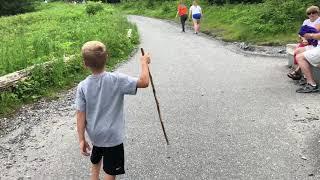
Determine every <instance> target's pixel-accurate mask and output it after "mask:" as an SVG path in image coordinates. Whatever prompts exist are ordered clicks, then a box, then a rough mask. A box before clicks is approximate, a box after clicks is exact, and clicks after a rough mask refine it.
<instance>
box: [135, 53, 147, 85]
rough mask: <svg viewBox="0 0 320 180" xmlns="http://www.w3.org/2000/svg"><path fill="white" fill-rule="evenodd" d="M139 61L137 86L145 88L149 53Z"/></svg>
mask: <svg viewBox="0 0 320 180" xmlns="http://www.w3.org/2000/svg"><path fill="white" fill-rule="evenodd" d="M140 62H141V73H140V77H139V79H138V82H137V88H146V87H148V86H149V67H148V64H149V63H150V54H149V53H147V54H145V55H144V56H141V58H140Z"/></svg>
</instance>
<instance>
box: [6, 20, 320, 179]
mask: <svg viewBox="0 0 320 180" xmlns="http://www.w3.org/2000/svg"><path fill="white" fill-rule="evenodd" d="M130 20H131V21H133V22H135V23H136V24H137V26H138V28H139V31H140V33H141V46H142V47H144V48H145V51H148V52H151V53H152V64H151V71H152V74H153V77H154V82H155V85H156V89H157V94H158V98H159V101H160V106H161V110H162V113H163V119H164V122H165V127H166V130H167V134H168V137H169V141H170V143H171V145H170V146H166V144H165V140H164V137H163V134H162V131H161V128H160V123H159V120H158V116H157V111H156V106H155V102H154V99H153V95H152V91H151V88H148V89H143V90H139V92H138V94H137V95H136V96H128V97H127V98H126V106H125V109H126V119H127V123H126V128H127V132H126V134H127V139H126V142H125V155H126V172H127V173H126V175H124V176H121V178H120V179H309V178H311V179H313V178H314V179H317V178H319V177H320V175H318V174H319V165H320V161H319V150H320V147H319V142H318V141H319V140H320V139H319V135H318V134H319V122H318V121H319V116H318V113H319V102H320V101H319V100H320V96H319V94H309V95H305V94H296V93H295V89H296V88H297V86H296V85H294V83H293V82H291V81H290V80H288V79H287V78H286V76H285V73H286V72H287V68H286V66H285V65H286V60H285V59H280V58H271V57H269V58H268V57H257V56H245V55H243V54H239V53H236V52H234V51H230V50H228V49H226V48H225V47H224V46H223V45H222V44H221V42H218V41H216V40H213V39H211V38H208V37H206V36H205V35H194V34H192V32H191V31H190V30H189V31H188V32H187V33H180V27H179V26H178V25H175V24H171V23H168V22H165V21H161V20H155V19H150V18H144V17H137V16H131V17H130ZM139 55H140V53H137V54H136V55H135V56H134V57H133V58H132V59H131V60H130V61H129V62H128V63H126V64H123V65H122V66H121V67H120V68H119V69H118V70H119V71H121V72H124V73H128V74H130V75H134V76H136V75H138V73H139V64H138V62H139V61H138V56H139ZM72 98H73V91H70V92H69V93H67V94H64V97H63V98H61V99H60V100H57V101H54V102H51V103H49V104H50V105H47V107H46V108H42V109H40V110H39V109H37V110H36V108H34V109H33V110H34V111H37V112H38V113H42V114H43V117H45V118H42V120H41V121H39V122H38V123H37V125H36V126H33V127H30V128H28V129H27V128H24V129H23V126H22V127H20V128H18V129H17V130H16V131H14V132H13V133H11V134H9V135H7V136H5V137H2V138H1V139H0V143H1V147H2V152H4V155H2V156H1V155H0V163H4V164H5V165H4V166H2V167H0V172H1V174H2V176H3V177H6V178H5V179H7V178H8V179H10V178H13V177H15V178H17V177H26V176H38V179H39V178H41V176H40V174H42V175H45V176H46V177H57V176H59V177H64V179H67V178H68V179H70V178H72V177H73V178H74V179H80V178H84V179H85V178H87V177H88V175H89V165H90V163H89V159H88V158H85V157H82V156H80V154H79V150H78V144H77V140H76V137H77V136H76V130H75V119H74V111H73V109H72ZM61 102H62V103H61ZM61 104H62V105H61ZM52 108H55V110H56V111H54V112H53V111H52ZM40 119H41V118H40ZM23 132H29V133H28V135H26V133H25V134H23ZM23 135H26V136H27V138H22V140H21V141H19V138H20V137H21V136H22V137H23Z"/></svg>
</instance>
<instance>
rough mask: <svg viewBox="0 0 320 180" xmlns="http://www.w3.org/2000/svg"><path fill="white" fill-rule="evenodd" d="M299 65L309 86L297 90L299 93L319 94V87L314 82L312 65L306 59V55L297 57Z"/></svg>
mask: <svg viewBox="0 0 320 180" xmlns="http://www.w3.org/2000/svg"><path fill="white" fill-rule="evenodd" d="M297 61H298V64H299V66H300V68H301V70H302V72H303V74H304V75H305V77H306V79H307V84H306V85H305V86H304V87H302V88H299V89H297V90H296V92H297V93H311V92H318V91H319V89H318V86H317V84H316V82H315V80H314V77H313V73H312V68H311V64H310V63H309V61H308V60H307V59H306V58H305V55H304V54H299V55H297Z"/></svg>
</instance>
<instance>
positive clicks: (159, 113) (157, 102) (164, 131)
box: [141, 48, 169, 145]
mask: <svg viewBox="0 0 320 180" xmlns="http://www.w3.org/2000/svg"><path fill="white" fill-rule="evenodd" d="M141 54H142V55H144V50H143V48H141ZM148 71H149V78H150V81H151V86H152V91H153V96H154V99H155V100H156V104H157V110H158V115H159V119H160V123H161V127H162V131H163V134H164V138H165V139H166V142H167V145H169V140H168V137H167V134H166V130H165V129H164V125H163V122H162V117H161V112H160V105H159V101H158V98H157V95H156V90H155V88H154V84H153V80H152V75H151V72H150V69H149V66H148Z"/></svg>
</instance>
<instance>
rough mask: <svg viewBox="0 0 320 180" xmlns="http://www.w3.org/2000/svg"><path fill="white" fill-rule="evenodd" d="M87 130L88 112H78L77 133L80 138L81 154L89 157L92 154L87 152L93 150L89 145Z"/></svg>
mask: <svg viewBox="0 0 320 180" xmlns="http://www.w3.org/2000/svg"><path fill="white" fill-rule="evenodd" d="M85 128H86V112H81V111H77V131H78V136H79V145H80V152H81V154H83V155H85V156H89V155H90V153H89V152H88V151H87V150H89V151H90V150H91V148H90V146H89V144H88V143H87V141H86V139H85V136H84V132H85Z"/></svg>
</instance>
